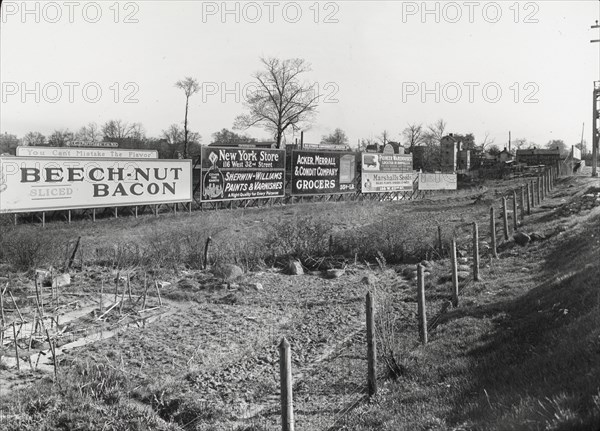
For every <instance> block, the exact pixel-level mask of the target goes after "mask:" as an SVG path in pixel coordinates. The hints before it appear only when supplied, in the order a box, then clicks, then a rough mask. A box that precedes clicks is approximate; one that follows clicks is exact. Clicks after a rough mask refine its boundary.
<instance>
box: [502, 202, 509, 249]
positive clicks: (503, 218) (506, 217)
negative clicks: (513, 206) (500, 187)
mask: <svg viewBox="0 0 600 431" xmlns="http://www.w3.org/2000/svg"><path fill="white" fill-rule="evenodd" d="M502 221H503V222H504V223H503V227H504V239H505V240H508V211H507V209H506V197H505V196H503V197H502Z"/></svg>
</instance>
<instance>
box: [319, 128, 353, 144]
mask: <svg viewBox="0 0 600 431" xmlns="http://www.w3.org/2000/svg"><path fill="white" fill-rule="evenodd" d="M321 143H322V144H331V145H348V137H347V136H346V133H345V132H344V131H343V130H342V129H339V128H338V129H335V130H334V131H333V133H331V134H330V135H325V136H323V137H322V138H321Z"/></svg>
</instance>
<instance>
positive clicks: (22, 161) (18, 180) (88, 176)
mask: <svg viewBox="0 0 600 431" xmlns="http://www.w3.org/2000/svg"><path fill="white" fill-rule="evenodd" d="M191 164H192V161H191V160H122V159H119V160H117V159H97V160H92V159H63V158H60V159H59V158H57V159H49V158H33V157H7V158H0V213H17V212H31V211H48V210H64V209H77V208H102V207H115V206H131V205H153V204H166V203H178V202H191V201H192V176H191V172H192V166H191Z"/></svg>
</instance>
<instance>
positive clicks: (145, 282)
mask: <svg viewBox="0 0 600 431" xmlns="http://www.w3.org/2000/svg"><path fill="white" fill-rule="evenodd" d="M147 296H148V279H147V275H146V273H145V272H144V301H143V302H142V310H145V309H146V297H147Z"/></svg>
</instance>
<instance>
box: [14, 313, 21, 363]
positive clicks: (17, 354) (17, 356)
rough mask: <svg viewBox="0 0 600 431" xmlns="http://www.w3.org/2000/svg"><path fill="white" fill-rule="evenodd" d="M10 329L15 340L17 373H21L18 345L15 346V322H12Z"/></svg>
mask: <svg viewBox="0 0 600 431" xmlns="http://www.w3.org/2000/svg"><path fill="white" fill-rule="evenodd" d="M12 327H13V338H14V339H15V359H16V360H17V371H21V364H20V363H19V345H18V344H17V330H16V329H15V322H13V324H12Z"/></svg>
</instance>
